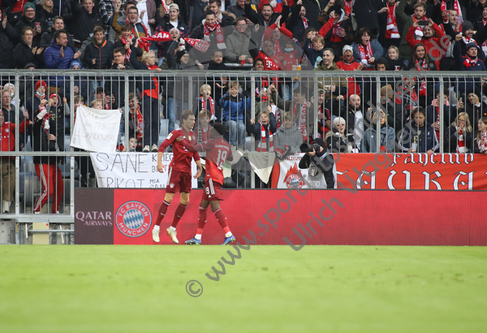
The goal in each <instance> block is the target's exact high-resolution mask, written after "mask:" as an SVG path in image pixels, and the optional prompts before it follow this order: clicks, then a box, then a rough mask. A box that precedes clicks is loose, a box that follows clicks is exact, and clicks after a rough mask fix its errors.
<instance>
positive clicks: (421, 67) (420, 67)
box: [415, 59, 428, 96]
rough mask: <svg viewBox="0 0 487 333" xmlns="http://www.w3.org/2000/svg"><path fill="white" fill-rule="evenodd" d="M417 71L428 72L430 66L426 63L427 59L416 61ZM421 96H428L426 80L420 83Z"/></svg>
mask: <svg viewBox="0 0 487 333" xmlns="http://www.w3.org/2000/svg"><path fill="white" fill-rule="evenodd" d="M415 67H416V70H417V71H427V70H428V64H427V63H426V60H425V59H420V60H419V61H418V59H416V66H415ZM419 96H426V80H425V79H422V80H421V81H420V86H419Z"/></svg>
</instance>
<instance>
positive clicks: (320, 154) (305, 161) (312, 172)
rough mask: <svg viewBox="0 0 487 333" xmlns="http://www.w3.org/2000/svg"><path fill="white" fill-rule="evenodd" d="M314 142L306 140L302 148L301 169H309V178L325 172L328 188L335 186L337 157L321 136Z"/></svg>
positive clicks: (317, 176) (315, 177)
mask: <svg viewBox="0 0 487 333" xmlns="http://www.w3.org/2000/svg"><path fill="white" fill-rule="evenodd" d="M314 141H315V142H314V143H313V144H309V143H307V142H304V143H303V144H302V145H301V146H300V150H301V152H302V153H304V155H303V157H302V158H301V160H300V161H299V168H300V169H308V168H309V170H308V177H307V178H308V180H309V179H318V180H319V175H320V174H323V177H324V179H325V182H326V188H327V189H333V188H335V178H334V175H333V166H334V164H335V159H334V157H333V155H332V154H329V153H328V151H327V149H326V148H325V142H324V141H323V139H321V138H316V139H315V140H314ZM308 186H309V185H308Z"/></svg>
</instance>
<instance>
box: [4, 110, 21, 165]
mask: <svg viewBox="0 0 487 333" xmlns="http://www.w3.org/2000/svg"><path fill="white" fill-rule="evenodd" d="M25 125H26V124H25V120H24V121H22V123H21V124H20V127H19V134H22V133H24V132H25ZM0 141H1V144H0V151H14V150H15V124H12V123H11V122H10V121H6V122H4V123H3V125H2V126H0ZM10 159H12V160H13V159H14V157H13V156H11V157H10Z"/></svg>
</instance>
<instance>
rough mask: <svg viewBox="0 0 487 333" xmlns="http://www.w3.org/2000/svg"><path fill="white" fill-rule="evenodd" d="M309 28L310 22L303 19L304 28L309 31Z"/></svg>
mask: <svg viewBox="0 0 487 333" xmlns="http://www.w3.org/2000/svg"><path fill="white" fill-rule="evenodd" d="M308 26H309V23H308V20H307V19H306V17H303V27H304V29H308Z"/></svg>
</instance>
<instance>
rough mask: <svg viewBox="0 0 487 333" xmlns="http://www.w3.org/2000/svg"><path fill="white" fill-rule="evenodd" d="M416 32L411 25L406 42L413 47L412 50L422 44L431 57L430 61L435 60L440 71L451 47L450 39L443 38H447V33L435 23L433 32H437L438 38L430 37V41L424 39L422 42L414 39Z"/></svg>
mask: <svg viewBox="0 0 487 333" xmlns="http://www.w3.org/2000/svg"><path fill="white" fill-rule="evenodd" d="M415 30H416V28H415V27H414V26H413V25H411V27H410V28H409V30H408V33H407V34H406V42H407V43H408V44H409V46H411V48H414V46H415V45H416V44H418V43H422V44H423V45H424V48H425V51H426V54H427V55H429V57H430V59H432V60H434V62H435V64H436V68H437V69H438V70H440V61H441V59H443V57H444V56H445V54H446V50H447V49H448V46H449V45H450V42H449V41H448V39H446V38H443V36H445V32H444V31H443V30H442V29H441V28H440V27H439V26H438V25H437V24H436V23H433V30H434V31H435V32H436V37H430V38H428V39H425V38H424V37H423V38H421V40H417V39H415V38H414V31H415ZM442 38H443V39H442ZM442 43H443V44H442Z"/></svg>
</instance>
